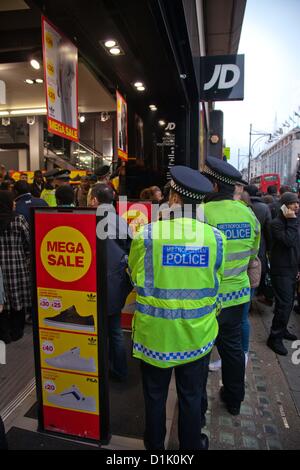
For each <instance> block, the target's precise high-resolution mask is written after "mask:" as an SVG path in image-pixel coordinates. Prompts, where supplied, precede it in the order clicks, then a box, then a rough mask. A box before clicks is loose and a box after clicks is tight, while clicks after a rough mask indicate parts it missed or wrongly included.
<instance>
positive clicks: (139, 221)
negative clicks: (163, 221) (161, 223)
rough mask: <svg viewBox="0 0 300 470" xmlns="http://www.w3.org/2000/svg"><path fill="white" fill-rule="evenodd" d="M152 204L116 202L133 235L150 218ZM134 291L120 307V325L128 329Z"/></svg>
mask: <svg viewBox="0 0 300 470" xmlns="http://www.w3.org/2000/svg"><path fill="white" fill-rule="evenodd" d="M152 208H153V205H152V203H151V202H150V201H144V202H143V201H126V202H122V201H121V202H119V201H118V202H117V214H118V215H119V216H121V217H123V219H124V220H126V222H127V223H128V225H129V227H130V228H131V231H132V233H133V235H135V234H136V233H137V232H138V231H139V230H141V228H142V226H143V225H147V224H149V223H150V222H151V220H152ZM135 303H136V292H135V290H134V289H133V290H132V291H131V292H130V294H129V295H128V297H127V299H126V302H125V305H124V307H123V309H122V318H121V326H122V328H123V329H126V330H130V329H131V322H132V317H133V314H134V311H135Z"/></svg>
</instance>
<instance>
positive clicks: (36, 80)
mask: <svg viewBox="0 0 300 470" xmlns="http://www.w3.org/2000/svg"><path fill="white" fill-rule="evenodd" d="M35 83H44V80H43V79H42V78H36V79H35Z"/></svg>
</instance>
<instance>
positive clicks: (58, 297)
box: [38, 288, 97, 335]
mask: <svg viewBox="0 0 300 470" xmlns="http://www.w3.org/2000/svg"><path fill="white" fill-rule="evenodd" d="M96 312H97V296H96V294H95V293H94V292H82V291H71V290H62V289H45V288H38V315H39V325H40V328H49V329H55V330H61V331H71V332H72V331H73V332H80V333H84V334H85V335H95V334H97V316H96V315H97V314H96Z"/></svg>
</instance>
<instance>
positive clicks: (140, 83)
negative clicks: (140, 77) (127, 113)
mask: <svg viewBox="0 0 300 470" xmlns="http://www.w3.org/2000/svg"><path fill="white" fill-rule="evenodd" d="M134 86H135V87H136V88H139V87H141V86H144V84H143V82H135V84H134Z"/></svg>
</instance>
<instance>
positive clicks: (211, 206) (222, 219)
mask: <svg viewBox="0 0 300 470" xmlns="http://www.w3.org/2000/svg"><path fill="white" fill-rule="evenodd" d="M201 207H202V208H204V220H205V222H207V223H209V224H211V225H213V226H214V227H217V228H218V229H219V230H221V231H222V232H223V233H224V235H225V236H226V238H227V246H226V262H225V270H224V277H223V280H222V283H221V286H220V293H219V299H220V301H221V302H222V306H223V308H226V307H231V306H233V305H239V304H243V303H246V302H248V301H249V300H250V283H249V278H248V275H247V269H248V264H249V261H250V258H251V259H253V258H255V256H256V255H257V252H258V249H259V242H260V223H259V222H258V220H257V219H256V217H255V215H254V213H253V212H252V210H251V209H249V208H248V207H247V206H246V205H245V204H244V203H243V202H241V201H233V200H222V201H220V200H218V201H211V202H208V203H206V204H205V205H204V206H201Z"/></svg>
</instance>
